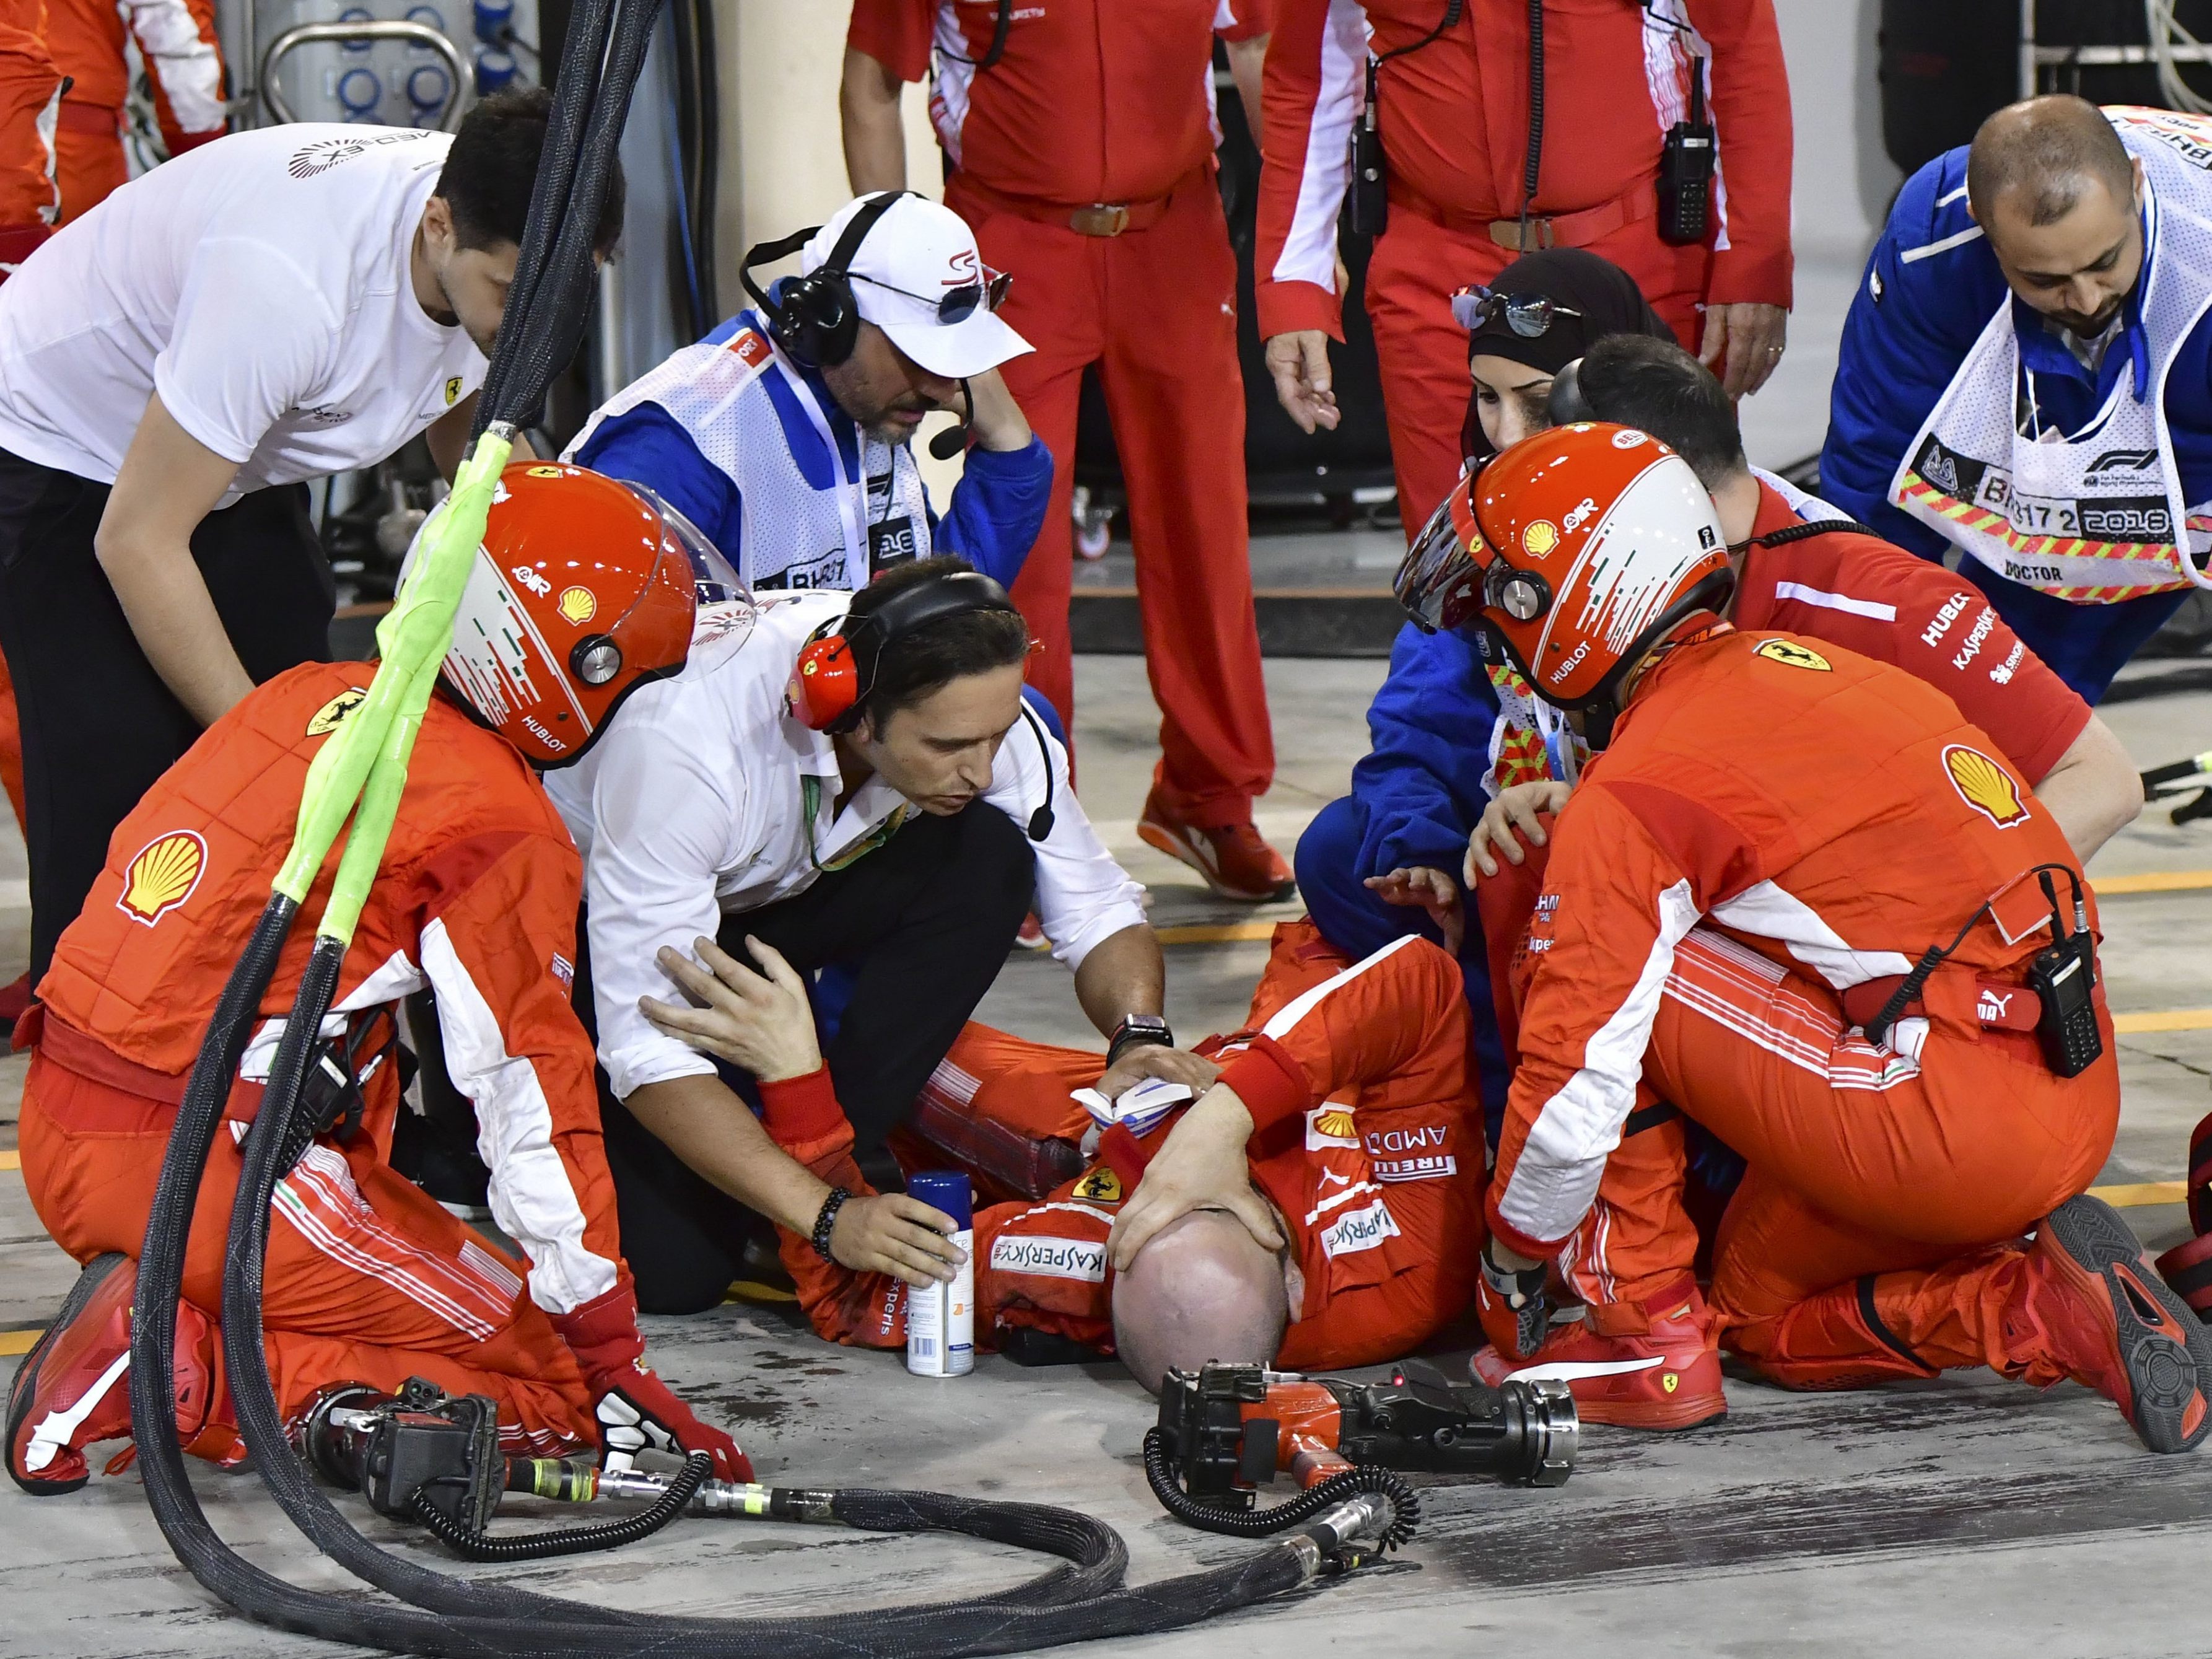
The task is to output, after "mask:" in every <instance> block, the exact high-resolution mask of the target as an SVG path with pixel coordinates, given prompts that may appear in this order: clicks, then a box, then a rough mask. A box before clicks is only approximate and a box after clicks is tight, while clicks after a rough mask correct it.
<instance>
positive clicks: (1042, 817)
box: [1022, 702, 1053, 841]
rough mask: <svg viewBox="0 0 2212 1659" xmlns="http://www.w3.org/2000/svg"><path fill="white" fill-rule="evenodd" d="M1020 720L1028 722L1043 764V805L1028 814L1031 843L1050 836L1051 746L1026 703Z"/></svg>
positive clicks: (1042, 728) (1038, 755)
mask: <svg viewBox="0 0 2212 1659" xmlns="http://www.w3.org/2000/svg"><path fill="white" fill-rule="evenodd" d="M1022 718H1023V719H1024V720H1027V721H1028V722H1029V727H1030V736H1031V737H1033V738H1036V746H1037V758H1038V759H1039V760H1042V762H1043V763H1044V805H1042V806H1040V807H1038V808H1037V810H1036V811H1034V812H1032V813H1030V822H1029V829H1028V835H1029V838H1030V840H1031V841H1042V840H1043V839H1044V838H1045V837H1046V836H1049V835H1050V834H1052V822H1053V819H1052V787H1053V786H1052V745H1051V744H1048V743H1047V742H1046V741H1045V740H1044V727H1043V726H1040V725H1038V724H1037V717H1036V715H1035V714H1031V713H1030V706H1029V704H1028V703H1027V702H1024V703H1023V704H1022Z"/></svg>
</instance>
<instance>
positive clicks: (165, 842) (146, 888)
mask: <svg viewBox="0 0 2212 1659" xmlns="http://www.w3.org/2000/svg"><path fill="white" fill-rule="evenodd" d="M206 868H207V843H206V842H204V841H202V840H201V839H200V838H199V836H197V835H195V834H194V833H193V832H192V831H191V830H190V829H173V830H171V831H169V833H168V834H167V835H163V836H155V837H154V839H153V840H151V841H149V842H147V843H146V844H145V845H144V846H143V847H142V848H139V849H138V855H137V857H136V858H134V859H132V860H131V862H130V864H129V865H128V866H126V867H125V870H124V872H123V892H122V896H120V897H118V899H117V900H116V901H115V908H117V909H118V910H120V911H122V912H123V914H124V915H126V916H129V917H130V918H131V920H132V921H143V922H144V923H145V924H146V925H147V926H148V927H152V926H153V925H154V924H155V922H157V921H161V918H162V917H163V916H166V915H168V914H169V912H170V911H172V910H173V909H175V908H177V907H178V906H179V905H180V904H182V903H183V902H185V900H186V899H188V898H190V897H191V896H192V890H193V889H194V888H195V887H197V886H198V885H199V884H200V875H201V872H203V871H204V870H205V869H206Z"/></svg>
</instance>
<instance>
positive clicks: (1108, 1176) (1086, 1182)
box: [1075, 1164, 1121, 1204]
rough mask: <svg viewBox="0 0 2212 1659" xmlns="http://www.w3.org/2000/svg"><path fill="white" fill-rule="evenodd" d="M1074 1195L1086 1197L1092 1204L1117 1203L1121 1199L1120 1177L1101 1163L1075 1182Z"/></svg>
mask: <svg viewBox="0 0 2212 1659" xmlns="http://www.w3.org/2000/svg"><path fill="white" fill-rule="evenodd" d="M1075 1195H1076V1196H1077V1197H1078V1198H1087V1199H1089V1200H1091V1202H1092V1203H1094V1204H1119V1203H1120V1202H1121V1176H1117V1175H1115V1173H1114V1172H1113V1171H1112V1170H1109V1169H1107V1168H1105V1167H1104V1166H1103V1164H1102V1165H1101V1166H1100V1167H1099V1168H1097V1169H1096V1170H1092V1171H1091V1173H1090V1174H1089V1175H1087V1176H1084V1177H1083V1179H1082V1180H1080V1181H1079V1182H1076V1183H1075Z"/></svg>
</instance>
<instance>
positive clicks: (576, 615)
mask: <svg viewBox="0 0 2212 1659" xmlns="http://www.w3.org/2000/svg"><path fill="white" fill-rule="evenodd" d="M555 603H556V605H559V606H560V608H561V615H562V617H563V618H565V619H566V620H568V621H569V622H572V623H575V624H576V626H577V627H579V628H581V627H582V626H583V625H584V624H585V623H587V622H589V621H591V619H592V617H596V616H598V615H599V599H598V597H597V596H596V595H595V594H593V593H592V590H591V589H590V588H588V587H564V588H562V590H561V597H560V599H557V600H556V601H555Z"/></svg>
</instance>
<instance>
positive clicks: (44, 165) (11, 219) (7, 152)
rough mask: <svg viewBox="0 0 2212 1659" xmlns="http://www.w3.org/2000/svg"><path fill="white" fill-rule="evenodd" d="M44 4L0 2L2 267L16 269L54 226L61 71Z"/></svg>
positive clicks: (42, 0)
mask: <svg viewBox="0 0 2212 1659" xmlns="http://www.w3.org/2000/svg"><path fill="white" fill-rule="evenodd" d="M61 80H62V77H61V71H60V70H58V69H56V68H55V67H54V59H53V54H52V52H49V51H48V50H47V49H46V5H45V0H0V263H5V264H8V265H9V266H13V265H14V264H16V263H17V262H18V261H20V260H21V259H22V258H25V257H26V256H27V255H28V253H29V252H30V251H31V249H32V248H33V247H34V246H37V244H38V243H39V241H40V240H42V239H43V237H44V235H45V234H46V228H49V227H51V226H52V224H53V222H54V214H55V210H56V204H57V200H58V197H57V187H56V185H55V181H54V143H53V137H52V134H53V123H54V120H55V118H56V116H55V112H56V110H57V108H58V106H59V103H60V98H61Z"/></svg>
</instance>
